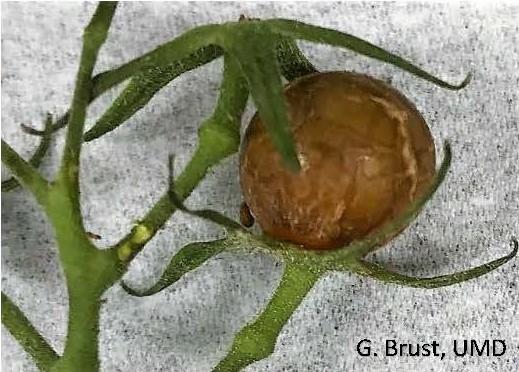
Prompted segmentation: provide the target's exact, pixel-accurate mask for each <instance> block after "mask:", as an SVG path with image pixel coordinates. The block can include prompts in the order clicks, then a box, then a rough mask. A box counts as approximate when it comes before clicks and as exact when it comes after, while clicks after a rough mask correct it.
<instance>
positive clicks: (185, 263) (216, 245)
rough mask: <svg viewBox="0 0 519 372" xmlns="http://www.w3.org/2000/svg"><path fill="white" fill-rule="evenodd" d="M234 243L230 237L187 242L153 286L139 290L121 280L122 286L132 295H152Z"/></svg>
mask: <svg viewBox="0 0 519 372" xmlns="http://www.w3.org/2000/svg"><path fill="white" fill-rule="evenodd" d="M233 244H235V242H234V241H233V240H232V239H229V238H226V239H220V240H214V241H208V242H195V243H190V244H187V245H186V246H184V247H182V248H181V249H180V250H179V251H178V252H177V253H176V254H175V255H174V256H173V258H172V259H171V261H170V263H169V265H168V267H167V268H166V270H165V271H164V273H163V274H162V276H161V277H160V279H159V281H158V282H157V283H156V284H155V285H153V286H152V287H150V288H148V289H145V290H137V289H133V288H131V287H130V286H129V285H127V284H126V283H125V282H124V281H123V282H121V286H122V287H123V289H124V290H125V291H126V292H128V293H129V294H130V295H132V296H136V297H145V296H151V295H153V294H155V293H158V292H160V291H162V290H164V289H166V288H168V287H169V286H171V285H172V284H174V283H175V282H176V281H178V280H179V279H180V278H181V277H182V276H184V275H185V274H187V273H188V272H190V271H192V270H195V269H196V268H198V267H199V266H201V265H203V264H204V263H205V262H207V261H208V260H209V259H210V258H212V257H214V256H216V255H217V254H219V253H220V252H222V251H223V250H224V249H225V248H227V247H229V246H230V245H233Z"/></svg>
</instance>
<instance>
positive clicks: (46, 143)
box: [2, 114, 52, 192]
mask: <svg viewBox="0 0 519 372" xmlns="http://www.w3.org/2000/svg"><path fill="white" fill-rule="evenodd" d="M22 128H25V126H24V125H23V124H22ZM51 137H52V116H51V115H50V114H48V115H47V118H46V120H45V129H44V131H43V136H42V138H41V139H40V143H39V145H38V147H37V148H36V151H35V152H34V154H33V155H32V156H31V158H30V159H29V161H28V163H29V164H30V165H32V166H33V167H34V168H38V167H39V166H40V164H41V162H42V160H43V158H44V156H45V154H46V153H47V151H48V150H49V147H50V140H51ZM18 186H20V183H19V182H18V181H17V180H16V178H14V177H11V178H9V179H7V180H5V181H2V192H8V191H11V190H14V189H16V188H17V187H18Z"/></svg>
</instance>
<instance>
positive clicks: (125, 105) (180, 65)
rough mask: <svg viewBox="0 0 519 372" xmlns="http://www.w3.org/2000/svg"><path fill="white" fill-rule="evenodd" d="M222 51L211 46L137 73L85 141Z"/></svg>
mask: <svg viewBox="0 0 519 372" xmlns="http://www.w3.org/2000/svg"><path fill="white" fill-rule="evenodd" d="M222 53H223V51H222V49H221V48H218V47H215V46H212V45H210V46H208V47H204V48H201V49H199V50H197V51H196V52H195V53H193V54H191V55H189V56H187V57H186V58H183V59H181V60H177V61H174V62H172V63H170V64H168V65H165V66H157V67H154V68H151V69H149V70H146V71H144V72H142V73H139V74H138V75H136V76H134V77H133V78H132V79H131V80H130V82H129V83H128V85H127V86H126V87H125V88H124V90H123V91H122V92H121V94H120V95H119V96H118V97H117V98H116V99H115V101H114V102H113V103H112V105H111V106H110V107H109V108H108V109H107V110H106V111H105V113H104V114H103V115H102V116H101V118H99V120H97V122H96V123H95V124H94V126H93V127H92V128H91V129H90V130H88V131H87V132H86V133H85V141H87V142H88V141H92V140H94V139H96V138H99V137H101V136H102V135H103V134H105V133H108V132H111V131H113V130H114V129H116V128H117V127H119V126H120V125H121V124H123V123H124V122H125V121H126V120H128V119H129V118H130V117H132V116H133V115H134V114H135V113H136V112H137V111H139V110H140V109H141V108H143V107H144V106H145V105H146V104H147V103H148V102H149V101H150V100H151V99H152V98H153V96H154V95H155V94H156V93H158V92H159V91H160V90H161V89H162V88H163V87H165V86H166V85H167V84H169V83H170V82H171V81H172V80H173V79H175V78H176V77H178V76H179V75H181V74H183V73H184V72H187V71H190V70H193V69H195V68H197V67H200V66H202V65H204V64H206V63H209V62H211V61H212V60H214V59H216V58H218V57H220V56H221V55H222Z"/></svg>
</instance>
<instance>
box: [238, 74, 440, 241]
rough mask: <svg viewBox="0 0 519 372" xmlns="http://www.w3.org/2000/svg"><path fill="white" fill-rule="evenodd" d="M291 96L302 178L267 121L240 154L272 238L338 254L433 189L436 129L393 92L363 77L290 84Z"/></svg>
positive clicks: (248, 190) (255, 127) (254, 128)
mask: <svg viewBox="0 0 519 372" xmlns="http://www.w3.org/2000/svg"><path fill="white" fill-rule="evenodd" d="M285 97H286V101H287V110H288V115H289V120H290V124H291V131H292V133H293V136H294V140H295V143H296V150H297V154H298V158H299V162H300V164H301V170H300V171H299V172H298V173H294V172H291V171H290V170H288V169H287V168H286V167H285V166H284V164H283V162H282V160H281V157H280V155H279V153H278V152H277V151H276V149H275V148H274V145H273V143H272V141H271V139H270V137H269V135H268V133H267V132H266V129H265V126H264V125H263V124H262V122H261V119H260V117H259V116H258V114H257V113H256V115H255V116H254V117H253V118H252V120H251V122H250V124H249V126H248V128H247V130H246V133H245V138H244V141H243V145H242V149H241V155H240V183H241V188H242V192H243V196H244V199H245V202H246V204H247V205H248V207H249V208H250V211H251V213H252V215H253V216H254V218H255V219H256V221H257V222H258V223H259V225H260V226H261V228H262V230H263V231H264V232H265V233H266V234H267V235H269V236H271V237H273V238H276V239H279V240H284V241H289V242H292V243H295V244H300V245H302V246H303V247H304V248H308V249H334V248H338V247H341V246H344V245H346V244H348V243H350V242H352V241H353V240H357V239H362V238H363V237H365V236H366V235H367V234H368V233H370V232H372V231H373V230H375V229H377V228H378V227H380V226H381V225H382V224H384V223H385V222H388V221H389V220H391V219H393V218H395V217H396V216H398V215H399V214H400V213H401V212H403V210H404V209H405V208H406V207H408V206H409V204H410V203H411V202H412V201H413V200H415V199H416V198H417V197H419V196H420V195H421V194H422V193H423V192H424V191H425V190H426V188H427V186H429V185H430V182H431V181H432V178H433V176H434V174H435V147H434V142H433V138H432V136H431V133H430V131H429V128H428V126H427V124H426V122H425V120H424V119H423V117H422V116H421V115H420V113H419V112H418V110H417V109H416V107H415V106H414V105H413V104H412V103H411V102H410V101H409V100H408V99H407V98H406V97H404V96H403V95H402V94H401V93H400V92H398V91H397V90H396V89H394V88H392V87H391V86H389V85H388V84H386V83H384V82H382V81H380V80H377V79H374V78H372V77H369V76H366V75H361V74H357V73H353V72H325V73H316V74H311V75H307V76H305V77H302V78H299V79H297V80H295V81H293V82H292V83H290V84H289V85H288V86H287V87H286V88H285Z"/></svg>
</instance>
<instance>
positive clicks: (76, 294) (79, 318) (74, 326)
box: [51, 287, 101, 372]
mask: <svg viewBox="0 0 519 372" xmlns="http://www.w3.org/2000/svg"><path fill="white" fill-rule="evenodd" d="M100 309H101V299H100V296H99V295H97V294H96V293H94V292H90V295H86V293H85V292H84V291H77V290H76V291H74V290H73V289H72V288H71V287H69V320H68V329H67V342H66V345H65V351H64V353H63V357H61V358H60V360H59V361H58V362H57V363H56V364H55V365H54V367H53V368H52V370H51V371H52V372H71V371H78V370H80V371H81V372H97V371H99V358H98V335H99V314H100ZM79 366H80V367H79Z"/></svg>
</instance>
